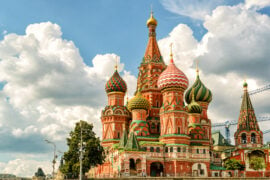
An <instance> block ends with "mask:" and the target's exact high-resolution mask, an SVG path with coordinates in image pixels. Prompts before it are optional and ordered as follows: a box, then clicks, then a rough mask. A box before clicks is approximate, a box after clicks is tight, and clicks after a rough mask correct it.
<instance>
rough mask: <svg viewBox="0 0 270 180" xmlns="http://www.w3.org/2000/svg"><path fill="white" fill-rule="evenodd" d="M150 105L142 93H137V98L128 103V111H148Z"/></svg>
mask: <svg viewBox="0 0 270 180" xmlns="http://www.w3.org/2000/svg"><path fill="white" fill-rule="evenodd" d="M149 108H150V104H149V102H148V100H147V99H146V98H144V97H143V96H142V94H141V92H140V91H138V92H137V94H136V96H135V97H133V98H132V99H130V100H129V101H128V109H129V110H130V111H132V110H133V109H145V110H148V109H149Z"/></svg>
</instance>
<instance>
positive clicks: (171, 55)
mask: <svg viewBox="0 0 270 180" xmlns="http://www.w3.org/2000/svg"><path fill="white" fill-rule="evenodd" d="M172 46H173V43H171V44H170V48H171V51H170V57H171V63H173V53H172Z"/></svg>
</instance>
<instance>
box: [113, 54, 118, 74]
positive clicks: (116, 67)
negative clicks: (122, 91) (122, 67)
mask: <svg viewBox="0 0 270 180" xmlns="http://www.w3.org/2000/svg"><path fill="white" fill-rule="evenodd" d="M114 68H115V70H116V71H117V69H118V57H117V56H115V66H114Z"/></svg>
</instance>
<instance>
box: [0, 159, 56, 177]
mask: <svg viewBox="0 0 270 180" xmlns="http://www.w3.org/2000/svg"><path fill="white" fill-rule="evenodd" d="M50 166H51V163H50V162H49V161H37V160H29V159H20V158H19V159H14V160H11V161H9V162H8V163H0V169H1V170H0V173H7V174H10V173H12V174H16V175H17V176H21V177H32V176H33V175H34V174H35V172H36V171H37V169H38V167H40V168H42V169H43V171H44V173H45V174H51V171H52V170H51V168H49V167H50Z"/></svg>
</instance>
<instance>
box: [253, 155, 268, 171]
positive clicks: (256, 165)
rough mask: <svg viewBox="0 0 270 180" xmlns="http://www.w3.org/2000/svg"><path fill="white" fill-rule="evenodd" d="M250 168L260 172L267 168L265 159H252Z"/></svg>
mask: <svg viewBox="0 0 270 180" xmlns="http://www.w3.org/2000/svg"><path fill="white" fill-rule="evenodd" d="M249 165H250V168H252V169H254V170H260V169H263V168H265V163H264V159H263V158H262V157H252V158H251V159H250V162H249Z"/></svg>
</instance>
